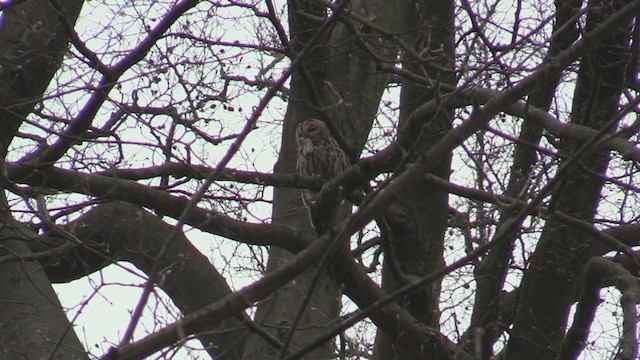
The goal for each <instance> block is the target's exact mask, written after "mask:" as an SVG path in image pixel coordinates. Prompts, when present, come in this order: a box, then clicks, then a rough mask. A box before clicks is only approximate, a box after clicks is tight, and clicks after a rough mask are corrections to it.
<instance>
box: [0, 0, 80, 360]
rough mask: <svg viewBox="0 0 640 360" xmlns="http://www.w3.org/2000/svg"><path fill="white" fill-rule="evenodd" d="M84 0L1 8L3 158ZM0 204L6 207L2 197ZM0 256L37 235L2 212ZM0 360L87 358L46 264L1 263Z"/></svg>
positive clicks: (21, 251) (17, 251)
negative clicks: (44, 267) (61, 303)
mask: <svg viewBox="0 0 640 360" xmlns="http://www.w3.org/2000/svg"><path fill="white" fill-rule="evenodd" d="M82 4H83V1H75V0H74V1H65V2H64V5H62V6H59V7H56V8H54V7H53V6H52V5H51V4H50V2H49V1H44V0H33V1H26V2H23V3H21V4H18V5H14V6H11V7H10V8H8V9H6V10H4V11H3V14H2V18H1V20H0V21H1V23H0V49H2V53H1V55H0V124H1V125H0V126H1V127H2V128H1V130H0V158H2V159H4V158H5V157H6V155H7V147H8V146H9V143H10V142H11V140H12V139H13V137H14V136H15V134H16V131H17V129H18V127H19V126H20V124H21V123H22V122H23V121H24V118H25V117H26V116H27V115H28V114H29V113H30V112H31V111H32V109H33V106H34V105H35V103H36V102H38V100H39V99H40V97H41V96H42V93H43V92H44V90H45V88H46V87H47V86H48V85H49V82H50V81H51V78H52V77H53V75H54V73H55V71H56V70H57V69H58V68H59V66H60V64H61V61H62V58H63V56H64V54H65V53H66V52H67V46H68V42H69V34H68V33H67V32H66V30H65V28H66V26H65V25H63V22H66V23H67V24H68V25H70V26H73V24H74V23H75V21H76V19H77V18H78V14H79V13H80V9H81V7H82ZM0 207H2V208H3V209H7V208H8V203H7V200H6V198H5V197H4V194H3V195H2V197H1V200H0ZM0 223H1V225H2V226H1V228H2V232H1V233H0V243H1V244H2V251H1V252H0V256H15V255H20V256H23V255H29V252H30V250H29V248H28V247H27V246H26V243H25V242H24V240H25V238H32V237H33V236H34V235H35V234H33V233H31V231H29V230H26V229H24V228H22V227H21V226H19V225H18V224H17V223H15V222H14V220H13V218H12V215H11V213H10V212H8V211H6V210H3V211H2V215H1V216H0ZM0 298H1V299H2V301H0V324H1V326H0V349H1V350H0V358H1V357H4V358H6V359H22V358H24V359H49V358H51V359H86V358H87V354H86V352H85V350H84V349H83V346H82V345H81V344H80V341H79V340H78V338H77V337H76V334H75V331H74V330H73V328H72V326H71V324H70V323H69V321H68V320H67V318H66V315H65V313H64V311H63V309H62V308H61V306H60V303H59V301H58V298H57V295H56V294H55V292H54V291H53V288H52V287H51V283H50V282H49V280H48V279H47V277H46V275H45V273H44V272H43V271H42V268H41V267H40V264H38V263H37V262H35V261H30V262H10V263H5V264H0Z"/></svg>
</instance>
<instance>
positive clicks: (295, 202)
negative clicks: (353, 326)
mask: <svg viewBox="0 0 640 360" xmlns="http://www.w3.org/2000/svg"><path fill="white" fill-rule="evenodd" d="M314 4H315V2H313V1H300V0H292V1H289V22H290V28H291V44H292V48H293V50H294V54H295V53H297V52H298V51H300V49H301V48H302V47H303V46H304V45H305V44H306V43H308V41H309V39H310V38H311V37H312V36H313V34H314V32H315V31H317V29H318V27H319V26H320V23H318V22H314V21H312V20H310V19H309V18H308V17H307V15H305V14H313V15H315V16H317V17H318V18H323V17H324V16H325V15H326V13H325V8H324V7H322V6H318V5H314ZM349 6H350V8H351V9H353V11H354V12H356V13H360V15H361V16H364V17H367V18H377V19H378V21H380V22H381V23H382V24H386V23H388V22H391V21H393V16H394V14H395V13H394V12H393V11H388V10H389V8H388V7H389V6H390V4H388V2H384V1H353V2H351V3H350V5H349ZM361 12H364V13H361ZM353 31H354V29H353V28H348V27H346V26H345V25H344V24H335V25H334V26H333V27H332V30H331V31H330V32H329V33H327V34H326V35H324V38H325V39H326V40H325V41H324V42H323V43H322V44H319V46H318V48H317V49H315V50H313V51H312V52H311V53H310V54H309V56H308V57H307V58H306V59H305V60H304V61H303V63H302V65H301V66H300V67H299V68H298V69H296V72H295V73H294V74H293V76H292V78H291V86H290V89H291V94H292V97H291V99H290V102H289V106H288V108H287V114H286V116H285V122H284V126H283V133H282V144H281V150H280V156H279V158H278V162H277V164H276V168H275V169H274V170H275V173H277V174H292V173H295V172H296V171H295V169H296V145H295V129H296V127H297V125H298V124H299V123H300V122H302V121H304V120H306V119H309V118H318V119H322V120H323V121H325V122H327V123H328V124H329V126H330V127H331V128H332V130H333V131H334V134H335V135H336V136H337V137H339V139H338V142H339V143H340V145H341V146H342V147H343V148H344V150H346V151H347V152H348V155H349V156H350V157H351V159H352V160H353V159H355V158H357V156H358V155H359V153H360V151H361V150H362V147H363V146H364V143H365V141H366V137H367V135H368V133H369V130H370V128H371V124H372V122H373V117H374V116H375V114H376V111H377V106H378V104H379V101H380V97H381V96H382V92H383V90H384V88H385V86H386V84H387V82H388V79H389V76H388V75H387V74H380V75H376V74H375V73H374V72H375V68H376V62H375V61H374V59H372V58H371V56H370V55H369V54H368V53H367V52H366V51H365V50H362V49H359V46H360V42H359V40H358V39H357V38H355V37H354V34H353ZM377 50H379V49H377ZM395 51H396V50H394V48H393V47H392V48H390V49H389V51H387V52H384V54H385V55H388V56H389V58H390V59H394V57H395ZM294 56H295V55H294ZM341 211H343V212H344V211H348V209H344V208H343V209H342V210H341ZM308 219H309V217H308V215H307V210H306V209H305V208H304V206H303V204H302V200H301V197H300V191H299V190H296V189H287V188H275V189H274V205H273V223H274V224H286V225H288V226H292V227H294V228H297V229H304V230H305V231H307V232H308V233H309V234H313V229H312V228H310V225H309V220H308ZM290 257H291V253H290V252H288V251H287V250H284V249H280V248H276V247H271V249H270V251H269V263H268V267H267V271H271V270H272V269H275V268H277V267H278V266H279V265H280V264H283V263H285V262H286V261H287V259H289V258H290ZM325 270H326V269H325ZM317 271H318V269H316V268H310V269H309V270H307V271H305V272H303V273H302V274H300V275H299V276H298V278H297V279H296V280H295V281H294V282H292V283H289V284H288V285H287V286H285V287H283V288H281V289H280V290H279V291H278V292H276V293H275V294H274V295H273V296H272V297H271V298H269V299H267V300H265V301H264V302H262V303H261V304H260V305H259V306H258V310H257V313H256V323H257V325H260V326H263V327H264V329H265V330H266V331H267V332H269V333H271V334H273V335H274V336H275V337H276V338H278V339H279V340H281V341H285V339H286V337H287V336H288V330H289V329H290V326H291V324H292V323H293V322H294V319H295V317H296V315H297V313H298V312H299V311H303V316H302V318H301V320H300V322H299V324H298V325H297V329H296V330H295V331H296V333H295V336H294V337H293V339H292V342H291V346H290V349H296V348H299V347H300V346H301V345H302V344H304V343H306V342H308V341H309V340H311V339H313V338H315V337H317V336H320V335H321V334H322V333H323V332H324V331H325V329H326V328H327V327H329V326H330V325H332V324H333V323H334V322H335V320H336V319H337V318H338V316H339V312H340V301H341V296H342V294H341V290H340V284H339V283H338V282H337V281H336V279H335V278H334V277H333V276H331V275H328V273H325V274H323V275H321V276H320V278H319V281H318V283H317V284H316V286H315V287H314V288H313V289H310V288H309V286H310V285H309V284H311V282H312V280H313V278H314V276H315V274H316V272H317ZM308 296H312V298H313V300H312V301H311V302H310V303H309V304H308V306H307V307H306V308H305V309H302V310H301V308H302V304H303V302H304V299H305V298H306V297H308ZM277 353H278V352H277V351H275V349H273V348H270V347H269V345H267V344H266V343H264V342H263V340H262V339H260V337H259V336H257V335H252V338H251V341H250V342H249V343H248V347H247V351H246V352H245V359H256V358H261V359H268V358H271V357H273V356H274V355H276V354H277ZM333 356H334V347H333V344H332V343H331V342H329V343H327V344H325V345H324V346H322V347H321V348H319V349H317V350H316V351H314V352H312V353H311V354H309V358H311V359H315V358H331V357H333Z"/></svg>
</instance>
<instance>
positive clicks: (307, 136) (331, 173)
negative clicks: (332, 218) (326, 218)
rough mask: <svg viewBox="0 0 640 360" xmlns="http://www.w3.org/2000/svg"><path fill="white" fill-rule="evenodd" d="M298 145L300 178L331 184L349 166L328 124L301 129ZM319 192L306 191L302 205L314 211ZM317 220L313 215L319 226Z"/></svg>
mask: <svg viewBox="0 0 640 360" xmlns="http://www.w3.org/2000/svg"><path fill="white" fill-rule="evenodd" d="M296 142H297V144H298V165H297V170H298V174H300V175H306V176H320V177H321V178H323V179H324V180H331V179H332V178H334V177H335V176H337V175H338V174H340V173H341V172H343V171H344V170H345V169H346V168H347V166H348V162H347V157H346V155H345V154H344V152H343V151H342V149H340V146H339V145H338V143H337V142H336V141H335V139H334V138H333V137H332V136H331V133H330V132H329V128H327V125H325V123H324V122H322V121H320V120H317V119H309V120H306V121H304V122H302V123H301V124H300V125H298V129H297V130H296ZM316 194H317V192H316V191H312V190H303V191H302V201H303V202H304V204H305V206H306V207H307V208H309V209H311V203H312V202H313V200H314V197H315V196H316ZM315 218H316V216H314V214H311V221H312V223H313V224H314V226H315V225H317V224H316V221H315Z"/></svg>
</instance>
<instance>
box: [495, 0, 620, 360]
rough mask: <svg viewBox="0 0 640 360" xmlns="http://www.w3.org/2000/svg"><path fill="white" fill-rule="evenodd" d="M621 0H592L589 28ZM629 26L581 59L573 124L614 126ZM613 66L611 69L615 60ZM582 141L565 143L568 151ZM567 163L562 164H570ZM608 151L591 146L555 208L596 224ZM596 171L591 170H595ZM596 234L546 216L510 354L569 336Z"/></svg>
mask: <svg viewBox="0 0 640 360" xmlns="http://www.w3.org/2000/svg"><path fill="white" fill-rule="evenodd" d="M624 3H625V2H624V1H596V0H592V1H590V3H589V13H588V15H587V29H586V30H587V31H590V30H591V29H594V28H595V27H597V26H598V25H599V24H600V23H601V22H602V21H603V20H605V19H606V18H607V17H608V16H609V15H610V14H611V13H612V12H614V11H616V10H617V9H619V8H620V7H621V6H622V5H624ZM629 36H630V31H629V28H628V27H623V28H621V29H620V30H618V31H617V32H616V33H615V34H614V35H613V36H611V37H610V38H609V39H608V40H607V41H605V42H604V43H603V45H601V46H599V47H598V48H597V49H595V50H594V51H591V52H590V53H588V54H587V55H585V56H584V57H583V59H582V61H581V62H580V68H579V71H578V81H577V85H576V90H575V94H574V102H573V111H572V113H571V122H572V123H574V124H582V125H587V126H589V127H592V128H595V129H607V130H608V131H612V130H613V129H615V127H616V125H617V122H613V121H612V120H615V119H616V114H617V112H618V103H619V96H620V94H621V92H622V88H623V85H624V80H625V76H626V74H625V67H624V66H621V64H625V63H626V62H627V58H628V56H629ZM614 64H615V66H612V65H614ZM583 144H584V142H577V141H562V150H563V151H564V154H565V155H567V156H569V157H570V156H571V155H572V154H575V153H576V151H577V150H578V149H580V147H581V145H583ZM566 162H567V160H565V161H564V162H563V163H566ZM608 162H609V154H608V152H606V151H603V150H592V151H590V153H589V155H587V156H585V157H583V158H582V159H581V161H579V162H578V163H577V164H575V165H574V166H573V167H572V168H571V170H570V171H569V172H568V173H567V174H565V175H564V178H563V179H562V180H561V183H560V185H558V186H557V187H556V189H555V190H554V192H553V196H552V199H551V207H552V208H553V209H556V210H559V211H561V212H563V213H565V214H569V215H571V216H574V217H576V218H578V219H583V220H586V221H589V222H591V221H593V218H594V214H595V211H596V209H597V206H598V202H599V200H600V193H601V190H602V186H603V184H604V178H603V177H601V176H600V175H601V174H604V173H605V171H606V168H607V165H608ZM590 174H593V175H590ZM590 239H591V237H590V236H589V235H588V234H587V233H585V232H584V231H581V230H579V229H576V228H573V227H569V226H567V225H565V224H563V223H560V222H558V221H555V220H554V219H553V218H551V219H550V220H548V221H547V222H546V224H545V227H544V229H543V234H542V236H541V238H540V241H539V242H538V245H537V247H536V251H535V253H534V254H533V256H532V258H531V263H530V266H529V269H528V271H527V272H526V273H525V275H524V278H523V280H522V286H521V290H520V293H519V303H518V305H517V306H518V311H517V314H516V317H515V320H514V326H513V331H512V333H511V338H510V340H509V343H508V347H507V358H513V359H551V358H555V356H556V354H557V352H558V351H559V346H560V344H561V342H562V339H563V338H564V335H565V330H566V325H567V317H568V314H569V310H570V307H571V304H572V303H573V300H574V298H575V293H574V292H575V285H576V283H577V281H576V280H577V279H578V275H579V274H580V271H581V270H582V269H583V268H584V265H585V263H586V262H587V260H588V259H587V258H585V255H586V254H588V253H589V247H590V243H591V241H593V240H590Z"/></svg>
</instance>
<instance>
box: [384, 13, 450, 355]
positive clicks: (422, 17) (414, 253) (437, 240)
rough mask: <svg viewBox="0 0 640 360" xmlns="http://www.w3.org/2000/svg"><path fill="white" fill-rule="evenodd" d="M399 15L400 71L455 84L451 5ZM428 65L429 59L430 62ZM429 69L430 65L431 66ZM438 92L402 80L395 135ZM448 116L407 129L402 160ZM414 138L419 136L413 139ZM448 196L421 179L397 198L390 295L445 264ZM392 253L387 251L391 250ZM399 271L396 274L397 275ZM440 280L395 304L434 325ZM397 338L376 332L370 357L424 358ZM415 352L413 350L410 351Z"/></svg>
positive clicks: (387, 270) (441, 173) (441, 169)
mask: <svg viewBox="0 0 640 360" xmlns="http://www.w3.org/2000/svg"><path fill="white" fill-rule="evenodd" d="M398 5H399V6H400V7H401V9H402V10H401V11H400V13H402V14H404V29H403V30H404V31H406V32H407V33H408V35H407V36H406V37H405V38H404V40H405V43H406V44H412V45H413V47H412V49H411V50H412V51H413V53H408V51H405V52H404V53H403V54H402V61H403V68H406V69H407V70H409V71H411V72H413V73H416V74H425V73H426V74H428V77H429V78H431V79H434V80H436V79H437V80H438V81H441V82H442V83H445V84H449V85H454V83H455V76H454V74H453V62H454V60H453V36H454V29H453V24H454V18H453V15H454V14H453V2H451V1H444V2H443V1H429V0H427V1H417V2H403V3H401V4H400V3H399V4H398ZM416 54H420V55H419V56H424V57H429V58H431V59H433V58H438V59H439V60H438V64H437V65H438V66H440V67H441V68H444V69H450V70H451V71H448V72H440V71H436V70H434V67H433V66H432V67H427V66H425V64H426V63H423V62H421V61H420V59H419V58H416ZM429 61H432V60H429ZM432 65H433V64H432ZM437 91H438V90H437V89H435V88H433V87H428V86H426V85H425V84H419V83H416V82H413V81H411V80H409V79H407V78H404V79H402V89H401V95H400V102H401V107H400V126H399V127H400V131H401V132H402V131H403V130H402V129H403V126H404V125H405V124H406V122H407V119H408V118H409V117H410V116H411V115H412V114H413V113H414V111H415V110H416V109H417V108H418V107H419V106H420V105H423V104H425V103H427V102H428V101H430V100H432V99H434V98H435V97H436V96H441V94H438V93H437ZM451 118H452V113H451V112H449V111H445V110H440V111H438V112H436V113H429V114H425V116H424V117H423V118H421V119H420V120H419V121H418V123H419V124H420V125H421V126H420V128H418V129H417V132H413V131H408V133H409V134H405V136H406V139H405V140H404V141H403V144H404V145H406V148H405V149H404V150H405V157H404V159H403V161H406V162H409V163H410V162H411V161H412V160H413V159H414V158H415V157H416V156H417V155H418V154H420V153H422V152H424V151H427V150H428V149H429V148H430V147H431V145H432V144H433V143H435V142H436V141H438V140H439V139H440V138H441V137H442V135H443V134H444V133H445V132H446V131H447V130H448V129H449V128H450V127H451V124H450V121H451ZM410 134H411V135H410ZM418 134H419V135H418ZM450 162H451V155H450V154H449V156H447V157H446V158H443V159H442V163H441V164H440V165H439V166H438V167H437V169H436V170H435V171H434V172H433V174H434V175H436V176H438V177H440V178H443V179H448V178H449V173H450ZM448 195H449V194H448V193H447V192H445V191H442V190H440V189H437V188H435V187H433V185H431V184H429V183H428V182H426V181H422V182H420V183H419V185H418V186H416V187H415V188H413V189H411V190H409V191H405V192H403V193H402V194H401V196H400V198H399V199H398V202H397V205H396V214H395V216H393V217H387V218H386V219H387V221H386V222H387V224H388V225H389V230H390V231H389V235H388V238H387V239H385V240H384V241H386V242H387V245H386V251H385V257H384V271H383V288H384V289H385V290H386V291H387V292H389V293H390V292H392V291H394V290H396V289H398V288H399V287H401V286H402V285H405V284H406V280H404V279H410V278H412V277H413V278H415V277H422V276H425V275H427V274H430V273H432V272H434V271H436V270H438V269H441V268H442V267H443V266H444V260H443V253H442V252H443V249H444V235H445V230H446V229H447V220H448V211H446V209H448V199H449V196H448ZM391 250H392V251H391ZM399 273H400V274H399ZM439 300H440V282H439V281H435V282H432V283H430V284H429V285H427V286H425V287H424V289H423V290H421V291H416V292H413V293H411V294H409V295H407V296H404V297H403V298H401V299H398V303H399V304H400V305H401V306H402V307H403V308H405V309H407V310H408V311H409V312H410V313H411V315H413V316H414V317H415V318H416V319H418V320H420V321H421V322H422V323H423V324H425V325H427V326H431V327H434V328H438V327H439V320H440V310H439ZM398 340H399V339H393V338H389V337H387V336H385V335H384V334H383V333H381V332H378V334H377V338H376V348H375V353H374V358H375V359H381V360H382V359H409V358H411V359H420V358H425V357H426V356H428V355H427V354H425V353H415V352H412V351H409V350H408V348H406V347H403V346H400V345H399V343H398ZM414 351H415V350H414Z"/></svg>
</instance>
